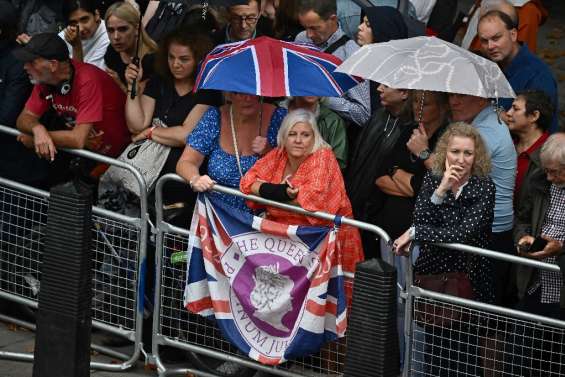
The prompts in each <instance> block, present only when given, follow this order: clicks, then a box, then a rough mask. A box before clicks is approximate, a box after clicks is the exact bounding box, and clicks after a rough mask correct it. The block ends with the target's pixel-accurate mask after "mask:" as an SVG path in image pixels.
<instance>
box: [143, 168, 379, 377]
mask: <svg viewBox="0 0 565 377" xmlns="http://www.w3.org/2000/svg"><path fill="white" fill-rule="evenodd" d="M171 181H174V182H182V183H186V181H185V180H183V179H182V178H181V177H179V176H178V175H175V174H167V175H164V176H163V177H161V179H159V181H158V182H157V186H156V189H155V196H156V212H157V216H156V217H157V223H156V228H157V250H156V254H157V255H156V261H157V266H156V270H157V272H156V282H157V286H156V288H155V297H156V298H157V299H156V300H155V311H154V316H153V352H152V353H153V362H154V363H155V364H156V365H157V367H158V371H159V373H160V374H159V375H160V376H169V375H177V374H181V375H185V374H187V373H193V374H196V375H199V376H210V374H207V373H206V372H203V371H200V370H196V369H167V367H166V366H165V365H164V363H163V362H162V360H161V358H160V356H159V346H162V345H167V346H172V347H176V348H180V349H184V350H187V351H191V352H194V353H197V354H202V355H206V356H209V357H212V358H215V359H219V360H224V361H229V362H234V363H237V364H239V365H242V366H245V367H248V368H254V369H257V370H262V371H265V372H268V373H271V374H274V375H279V376H286V377H297V376H300V374H297V373H296V372H293V371H290V370H285V369H281V368H273V367H269V366H265V365H262V364H259V363H257V362H255V361H252V360H250V359H248V358H246V357H240V356H236V355H233V354H226V353H223V352H220V351H218V350H214V349H211V348H207V347H204V346H201V345H198V344H192V343H190V342H182V341H181V340H179V339H175V338H174V337H173V338H171V337H168V336H165V335H164V334H163V333H162V331H161V321H162V318H161V311H162V307H161V299H162V297H163V294H164V293H163V287H162V284H161V283H162V278H163V276H162V271H163V267H164V263H165V255H164V254H165V242H164V241H165V234H166V233H172V234H176V235H179V236H182V237H186V238H188V237H190V236H191V235H190V233H189V231H188V230H187V229H182V228H179V227H176V226H173V225H171V224H168V223H166V222H165V221H164V220H163V187H164V186H165V184H166V183H167V182H171ZM213 191H217V192H222V193H225V194H230V195H235V196H239V197H242V198H245V199H247V200H251V201H255V202H257V203H261V204H265V205H269V206H273V207H278V208H281V209H285V210H288V211H291V212H294V213H299V214H303V215H308V216H312V217H317V218H320V219H324V220H328V221H334V220H335V219H336V215H332V214H329V213H325V212H319V211H318V212H310V211H306V210H304V209H302V208H300V207H297V206H293V205H289V204H284V203H279V202H274V201H271V200H267V199H264V198H261V197H258V196H254V195H245V194H243V193H241V192H240V191H238V190H235V189H232V188H228V187H224V186H220V185H214V187H213ZM341 222H342V223H343V224H347V225H351V226H355V227H357V228H360V229H364V230H367V231H370V232H372V233H375V234H376V235H377V236H378V237H381V238H383V239H384V240H385V241H387V242H388V241H389V240H390V237H389V236H388V234H387V233H386V232H385V231H384V230H382V229H381V228H379V227H377V226H375V225H372V224H367V223H363V222H361V221H356V220H353V219H349V218H345V217H342V218H341ZM350 278H352V276H350ZM179 309H183V308H179Z"/></svg>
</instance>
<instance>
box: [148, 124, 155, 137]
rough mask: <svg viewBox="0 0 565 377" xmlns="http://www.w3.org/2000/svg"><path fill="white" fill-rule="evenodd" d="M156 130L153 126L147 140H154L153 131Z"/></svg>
mask: <svg viewBox="0 0 565 377" xmlns="http://www.w3.org/2000/svg"><path fill="white" fill-rule="evenodd" d="M154 129H155V126H153V127H151V128H150V129H149V132H148V133H147V139H149V140H153V130H154Z"/></svg>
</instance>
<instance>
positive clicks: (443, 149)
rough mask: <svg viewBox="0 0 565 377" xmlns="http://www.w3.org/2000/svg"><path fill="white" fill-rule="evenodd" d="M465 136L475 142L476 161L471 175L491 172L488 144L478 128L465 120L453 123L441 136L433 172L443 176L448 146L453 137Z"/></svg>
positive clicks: (436, 149) (479, 175)
mask: <svg viewBox="0 0 565 377" xmlns="http://www.w3.org/2000/svg"><path fill="white" fill-rule="evenodd" d="M455 136H457V137H464V138H469V139H471V140H473V143H474V144H475V161H474V162H473V168H472V169H471V175H476V176H478V177H481V178H484V177H487V176H488V175H489V173H490V155H489V152H488V150H487V148H486V145H485V143H484V141H483V138H482V137H481V134H480V133H479V131H477V129H476V128H475V127H473V126H471V125H470V124H467V123H465V122H456V123H451V124H450V125H449V126H448V127H447V129H446V130H445V132H444V133H443V135H441V137H440V138H439V140H438V142H437V144H436V148H435V158H434V162H433V166H432V173H434V174H435V175H438V176H442V175H443V173H444V172H445V159H446V158H447V147H448V144H449V142H450V141H451V139H452V138H453V137H455Z"/></svg>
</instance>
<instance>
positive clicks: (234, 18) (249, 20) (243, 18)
mask: <svg viewBox="0 0 565 377" xmlns="http://www.w3.org/2000/svg"><path fill="white" fill-rule="evenodd" d="M231 19H232V21H237V22H240V23H244V22H245V23H246V24H247V25H253V24H255V23H257V20H259V17H257V16H240V15H237V14H232V16H231Z"/></svg>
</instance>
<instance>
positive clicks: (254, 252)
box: [184, 194, 347, 365]
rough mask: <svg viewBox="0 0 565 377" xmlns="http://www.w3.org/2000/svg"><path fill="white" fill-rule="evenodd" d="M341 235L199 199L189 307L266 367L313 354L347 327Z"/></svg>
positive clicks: (190, 256) (193, 228)
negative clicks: (338, 241) (338, 244)
mask: <svg viewBox="0 0 565 377" xmlns="http://www.w3.org/2000/svg"><path fill="white" fill-rule="evenodd" d="M336 232H337V230H336V229H330V228H327V227H307V226H293V225H286V224H280V223H275V222H273V221H270V220H266V219H263V218H261V217H257V216H253V215H251V214H249V213H247V212H243V211H240V210H237V209H234V208H231V207H229V206H226V205H225V204H223V203H222V202H221V201H215V200H214V198H213V197H210V196H207V195H206V194H200V195H199V197H198V200H197V205H196V208H195V213H194V216H193V219H192V226H191V234H194V235H195V236H194V237H191V239H190V242H189V248H188V263H187V281H186V288H185V292H184V305H185V307H186V308H187V309H188V310H189V311H191V312H193V313H196V314H200V315H202V316H205V317H208V318H210V319H215V321H216V324H217V326H218V327H219V328H220V329H221V331H222V333H223V335H224V337H225V338H226V339H228V340H229V341H231V342H232V343H233V344H234V345H235V346H237V347H238V348H239V350H240V351H241V352H243V353H244V354H246V355H248V356H249V357H250V358H252V359H254V360H257V361H259V362H261V363H263V364H268V365H276V364H280V363H282V362H284V361H286V360H289V359H293V358H296V357H298V356H303V355H308V354H312V353H315V352H317V351H319V350H320V348H321V346H322V345H323V344H324V343H326V342H328V341H331V340H334V339H336V338H338V337H342V336H344V333H345V329H346V326H347V324H346V299H345V291H344V285H343V284H344V276H343V271H342V269H341V263H340V260H339V258H338V253H337V252H336V250H335V246H336V243H335V239H336Z"/></svg>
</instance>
